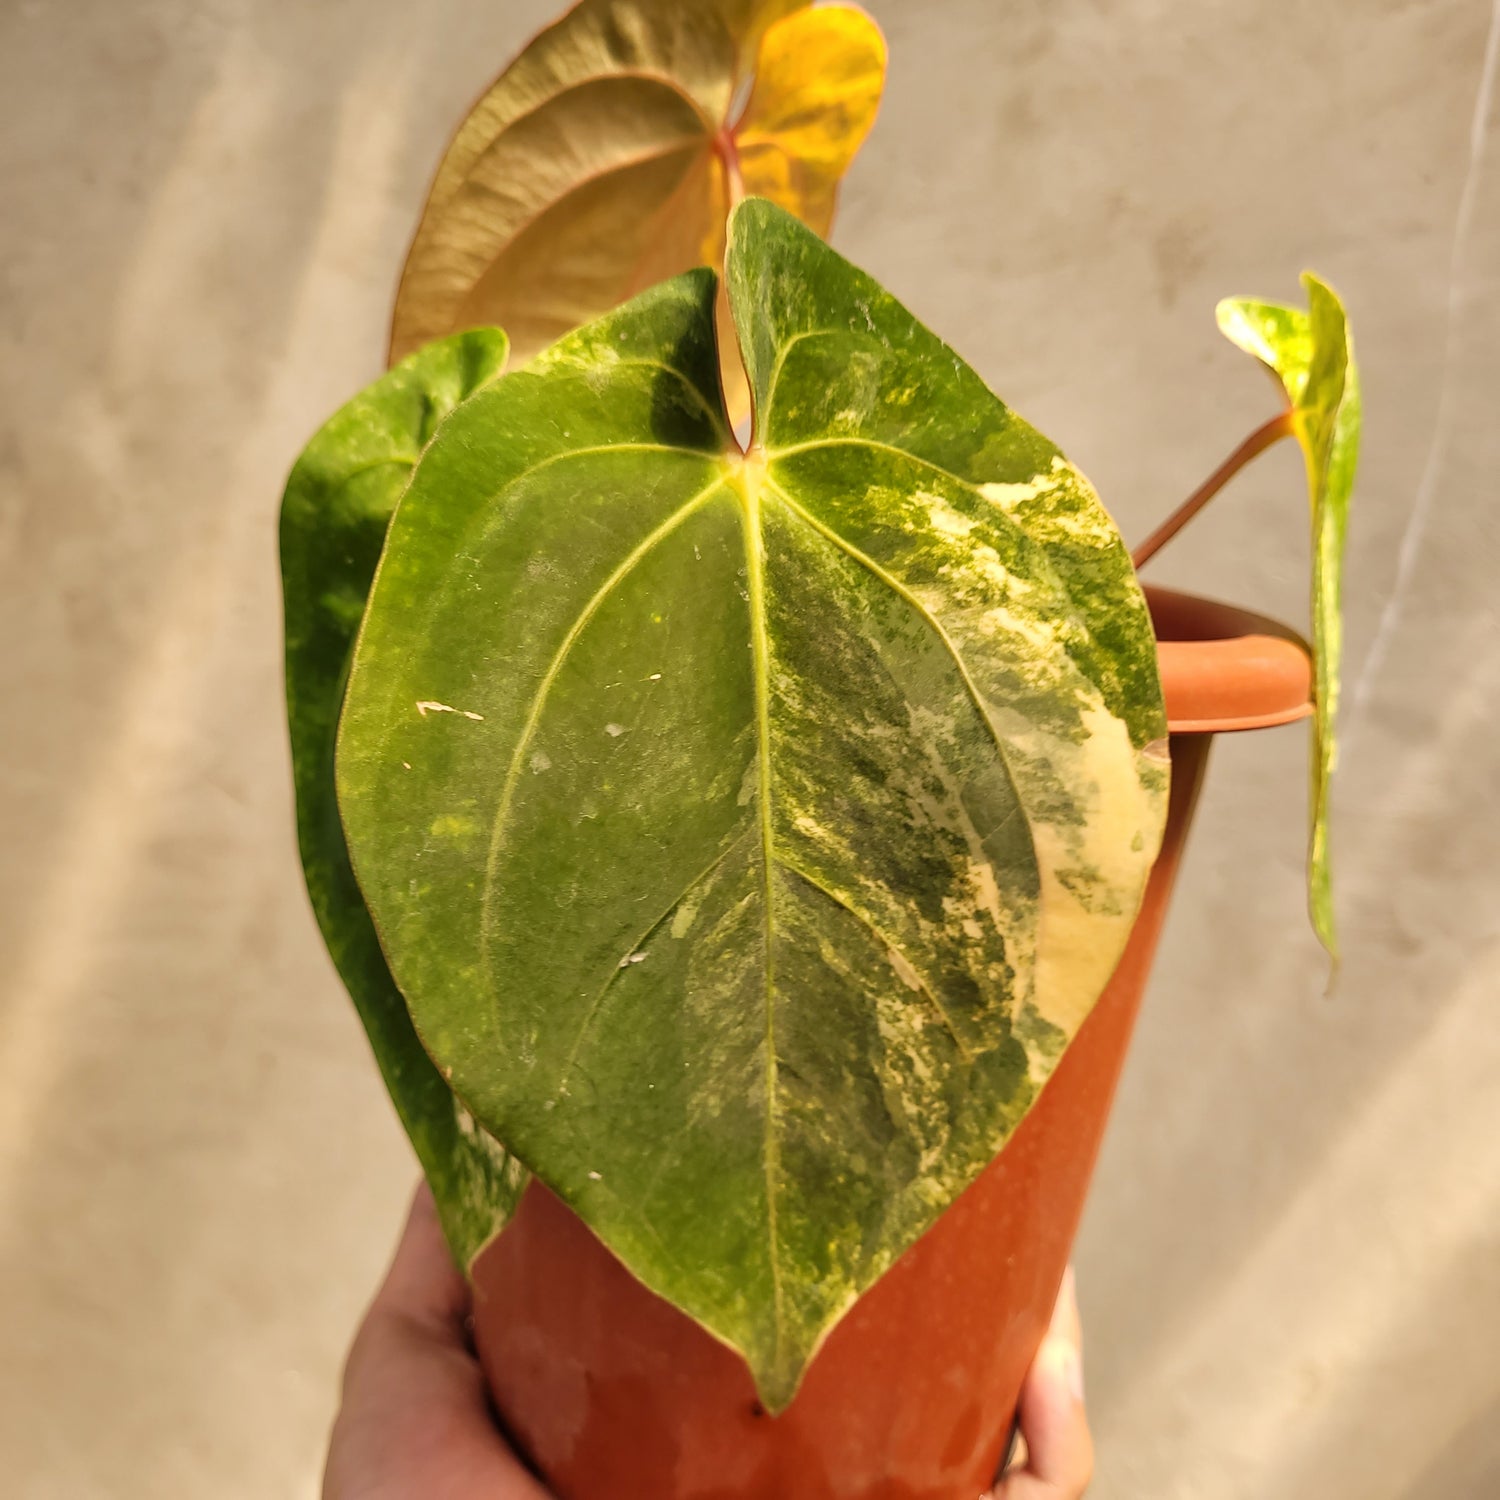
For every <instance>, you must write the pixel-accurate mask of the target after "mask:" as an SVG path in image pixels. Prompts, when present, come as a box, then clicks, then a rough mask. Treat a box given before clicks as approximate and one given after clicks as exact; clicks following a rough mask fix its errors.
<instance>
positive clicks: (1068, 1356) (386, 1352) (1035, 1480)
mask: <svg viewBox="0 0 1500 1500" xmlns="http://www.w3.org/2000/svg"><path fill="white" fill-rule="evenodd" d="M468 1311H469V1289H468V1284H467V1283H466V1282H465V1281H464V1278H463V1276H462V1275H461V1274H460V1273H459V1271H458V1269H457V1267H456V1266H455V1265H454V1264H453V1260H452V1257H451V1256H450V1255H449V1253H448V1247H447V1245H446V1244H444V1242H443V1235H442V1231H441V1229H439V1227H438V1222H437V1211H436V1209H435V1208H434V1207H433V1203H432V1195H431V1194H430V1193H429V1192H428V1190H427V1189H426V1187H422V1188H419V1189H418V1190H417V1196H416V1198H415V1200H414V1201H413V1203H412V1207H411V1214H410V1216H409V1217H408V1219H407V1222H406V1229H405V1231H404V1233H403V1234H402V1236H401V1242H400V1244H399V1245H398V1246H397V1247H396V1255H395V1259H394V1260H393V1261H392V1262H391V1268H390V1270H389V1271H388V1272H387V1273H386V1278H385V1282H384V1283H383V1285H382V1286H381V1288H380V1290H379V1291H378V1292H377V1293H376V1294H375V1300H374V1301H373V1302H372V1303H371V1304H370V1309H369V1311H368V1312H367V1313H366V1314H365V1319H364V1322H363V1323H362V1324H361V1325H360V1329H359V1332H358V1333H357V1334H356V1335H355V1339H354V1345H353V1347H352V1348H351V1349H350V1351H349V1359H348V1362H347V1364H346V1365H345V1368H344V1391H343V1402H342V1405H341V1406H340V1409H339V1414H338V1419H337V1420H336V1421H335V1423H334V1427H333V1435H332V1438H331V1439H330V1441H329V1446H328V1463H327V1467H326V1469H325V1471H324V1475H323V1500H549V1497H548V1494H547V1491H546V1490H545V1489H544V1488H543V1487H542V1486H541V1485H540V1484H538V1483H537V1481H536V1480H535V1479H533V1478H532V1477H531V1475H530V1474H528V1473H527V1472H526V1470H525V1468H524V1467H523V1466H522V1464H521V1462H520V1460H519V1459H518V1458H517V1457H516V1456H515V1454H514V1453H513V1452H512V1451H511V1449H510V1447H509V1445H508V1444H507V1443H506V1441H505V1439H504V1438H503V1437H502V1436H501V1434H500V1432H499V1430H498V1429H497V1427H496V1426H495V1421H494V1417H493V1415H492V1414H491V1412H490V1406H489V1400H488V1397H487V1396H486V1394H485V1385H484V1374H483V1372H482V1371H481V1369H480V1367H479V1361H478V1360H477V1359H476V1358H475V1357H474V1354H473V1351H472V1350H471V1349H470V1348H469V1343H468V1338H467V1335H466V1331H465V1327H464V1324H465V1320H466V1318H467V1316H468ZM1082 1372H1083V1366H1082V1363H1081V1333H1080V1328H1079V1322H1078V1304H1077V1301H1076V1299H1075V1295H1074V1289H1073V1273H1072V1271H1071V1270H1070V1271H1069V1272H1068V1274H1067V1276H1066V1277H1065V1278H1064V1280H1063V1285H1062V1290H1061V1292H1059V1294H1058V1298H1057V1306H1056V1308H1055V1309H1054V1310H1053V1314H1052V1323H1051V1326H1050V1327H1049V1328H1048V1330H1047V1335H1046V1337H1045V1338H1044V1339H1043V1340H1042V1346H1041V1348H1040V1349H1038V1351H1037V1355H1036V1359H1035V1360H1034V1362H1033V1363H1032V1367H1031V1370H1030V1372H1029V1373H1028V1374H1027V1377H1026V1383H1025V1384H1024V1385H1023V1386H1022V1388H1021V1400H1020V1408H1019V1416H1020V1427H1021V1437H1022V1440H1023V1443H1024V1445H1025V1450H1026V1451H1025V1454H1024V1456H1023V1457H1021V1458H1020V1459H1019V1461H1018V1462H1017V1463H1016V1464H1014V1465H1012V1467H1011V1468H1010V1469H1008V1470H1007V1471H1006V1474H1005V1476H1004V1477H1003V1478H1002V1479H1001V1480H1000V1482H999V1483H998V1484H997V1485H996V1487H995V1489H994V1491H993V1492H992V1493H993V1500H1079V1497H1080V1496H1082V1494H1083V1492H1084V1489H1085V1488H1086V1487H1087V1485H1088V1482H1089V1477H1090V1474H1091V1472H1092V1469H1093V1443H1092V1441H1091V1439H1090V1437H1089V1429H1088V1422H1087V1420H1086V1418H1085V1416H1084V1409H1083V1373H1082Z"/></svg>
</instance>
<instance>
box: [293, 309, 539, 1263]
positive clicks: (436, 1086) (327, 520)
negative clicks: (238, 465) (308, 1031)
mask: <svg viewBox="0 0 1500 1500" xmlns="http://www.w3.org/2000/svg"><path fill="white" fill-rule="evenodd" d="M505 353H506V343H505V335H504V334H502V333H500V332H499V331H498V330H496V329H485V330H481V331H476V332H472V333H465V334H460V335H458V336H457V337H455V338H450V339H446V340H444V341H443V342H441V343H437V344H433V345H431V346H429V347H428V348H426V349H424V350H422V351H421V352H420V353H419V354H415V355H413V356H412V357H411V358H410V359H408V360H406V361H404V362H403V363H402V364H400V365H398V366H397V367H396V368H395V369H394V370H392V371H390V373H389V374H387V375H385V376H383V377H382V378H381V379H379V380H377V381H376V382H375V383H374V384H373V385H372V386H370V387H368V388H367V389H366V390H364V391H363V392H362V393H361V394H360V395H358V396H356V397H355V399H354V400H353V401H351V402H349V404H348V405H347V406H345V407H343V408H342V410H340V411H339V412H337V413H336V414H335V415H334V416H333V417H332V418H330V419H329V421H328V422H327V423H326V424H325V425H324V426H323V428H322V429H321V431H319V432H318V434H317V436H316V437H314V438H313V440H312V441H311V442H310V443H309V444H308V445H307V448H306V449H305V450H304V452H303V454H302V456H301V458H299V459H298V460H297V464H296V466H295V468H293V470H292V473H291V477H290V478H289V480H288V481H287V487H286V495H285V498H284V499H283V501H282V506H281V571H282V581H283V588H284V593H285V610H286V693H287V718H288V723H289V725H290V729H291V739H292V772H293V778H294V781H295V785H296V793H297V839H298V844H299V846H300V848H301V852H302V864H303V869H304V871H305V873H306V876H307V891H308V895H309V896H310V897H311V898H312V906H313V911H314V913H315V914H316V916H317V919H318V926H319V927H320V928H321V929H322V932H323V938H324V941H325V942H326V943H327V944H328V951H329V953H330V954H331V955H332V957H333V961H334V964H335V966H336V967H337V968H338V971H339V974H340V976H341V977H342V979H343V981H344V983H345V985H346V986H347V987H348V990H349V993H350V995H351V996H352V997H353V999H354V1003H355V1006H356V1007H357V1009H358V1011H359V1015H360V1019H361V1020H362V1021H363V1022H364V1026H365V1031H366V1032H367V1033H368V1035H369V1038H370V1045H371V1047H372V1048H373V1049H374V1052H375V1059H376V1061H377V1063H378V1064H379V1066H380V1071H381V1073H382V1075H383V1076H384V1078H385V1082H386V1087H387V1088H388V1089H389V1090H390V1094H391V1098H392V1099H393V1100H394V1101H395V1105H396V1109H397V1112H398V1113H399V1115H400V1116H401V1121H402V1124H403V1125H405V1127H406V1131H407V1134H408V1135H409V1136H410V1137H411V1140H412V1144H413V1145H414V1146H415V1147H416V1151H417V1155H418V1157H419V1158H420V1160H421V1162H422V1166H423V1169H424V1170H425V1172H426V1174H427V1178H428V1181H429V1182H430V1183H431V1184H432V1189H433V1196H434V1197H435V1199H436V1201H437V1206H438V1213H439V1216H440V1218H441V1219H442V1223H443V1228H444V1231H445V1232H446V1234H447V1236H448V1241H449V1243H450V1244H451V1245H452V1247H453V1251H454V1254H455V1256H457V1258H458V1259H459V1260H460V1262H461V1263H463V1264H465V1265H467V1264H468V1263H469V1262H470V1261H471V1260H472V1259H473V1257H474V1256H475V1255H476V1254H477V1253H478V1251H479V1250H480V1248H481V1247H482V1246H483V1245H484V1243H485V1242H486V1241H487V1240H488V1239H490V1238H491V1237H492V1236H493V1235H494V1234H495V1233H496V1232H497V1231H498V1230H499V1229H500V1228H501V1226H502V1225H503V1224H504V1223H505V1221H506V1219H507V1217H508V1216H509V1213H510V1211H511V1209H512V1208H513V1206H514V1203H515V1200H516V1197H517V1195H518V1193H519V1191H520V1186H521V1182H522V1181H523V1179H524V1175H525V1174H524V1172H523V1170H522V1169H521V1167H520V1165H519V1163H517V1162H516V1161H514V1160H513V1159H512V1158H509V1157H507V1156H506V1154H505V1153H504V1152H503V1151H502V1150H501V1149H500V1148H499V1146H498V1145H497V1144H496V1143H495V1142H494V1141H493V1140H492V1139H491V1138H490V1137H489V1136H488V1135H486V1133H485V1132H484V1131H483V1129H481V1128H480V1127H479V1126H477V1125H476V1124H475V1122H474V1120H473V1118H472V1116H470V1115H469V1114H468V1112H467V1111H466V1110H463V1109H462V1107H460V1106H456V1104H455V1100H454V1098H453V1095H452V1093H451V1092H450V1091H449V1089H448V1086H447V1084H446V1083H444V1081H443V1079H442V1077H441V1075H440V1074H439V1073H438V1071H437V1069H436V1067H434V1065H433V1063H432V1061H431V1060H430V1059H429V1058H428V1056H427V1054H426V1053H425V1052H424V1051H423V1050H422V1045H421V1043H420V1042H419V1041H418V1039H417V1034H416V1032H415V1031H414V1030H413V1029H412V1024H411V1018H410V1017H409V1016H408V1014H407V1011H406V1003H405V1001H404V1000H403V999H402V998H401V993H400V991H399V990H398V989H397V988H396V984H395V981H394V980H393V979H392V978H391V975H390V971H389V969H388V968H387V967H386V963H385V959H384V958H383V956H382V955H381V952H380V944H379V941H378V940H377V938H376V936H375V929H374V928H373V927H372V926H371V925H370V917H369V913H368V912H367V911H366V910H365V905H364V902H363V900H362V899H361V897H360V893H359V887H358V886H357V885H356V884H355V882H354V874H353V871H352V870H351V869H350V868H349V854H348V850H347V849H346V847H345V843H344V831H343V828H342V827H341V826H340V823H339V817H338V807H337V803H336V801H335V797H334V784H333V761H334V735H335V730H336V727H337V724H338V716H339V707H340V704H341V703H342V701H343V696H344V681H345V677H346V675H347V672H348V668H349V659H350V656H351V655H352V654H353V650H354V638H355V634H356V632H357V631H358V629H359V623H360V620H361V618H362V616H363V615H364V609H365V599H366V596H367V595H368V593H369V589H370V580H371V578H372V577H373V576H374V573H375V564H376V561H377V559H378V558H379V556H380V549H381V545H382V543H383V542H384V541H385V533H386V527H387V526H388V525H389V523H390V518H391V513H392V511H393V510H394V509H395V506H396V502H397V500H398V499H399V497H400V495H401V493H402V491H403V490H404V489H405V488H406V485H407V482H408V481H409V479H410V478H411V473H412V470H413V468H414V467H415V466H416V463H417V460H418V458H419V457H420V456H421V452H422V449H423V447H424V446H425V445H426V444H427V443H428V441H429V440H430V439H431V437H432V435H433V434H434V433H435V432H436V431H437V430H438V427H439V426H440V424H441V423H442V421H443V419H444V418H445V417H446V416H447V415H448V413H449V412H451V411H452V410H453V409H454V408H455V407H457V406H458V405H460V404H461V403H462V402H463V401H465V400H466V399H468V397H470V396H472V395H473V393H474V392H475V391H477V390H479V389H481V388H482V387H484V386H486V385H488V384H489V383H490V381H492V380H494V379H495V378H496V376H498V375H499V373H500V371H501V369H502V368H503V366H504V364H505Z"/></svg>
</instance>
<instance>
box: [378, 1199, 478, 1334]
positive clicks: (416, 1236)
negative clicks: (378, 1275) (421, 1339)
mask: <svg viewBox="0 0 1500 1500" xmlns="http://www.w3.org/2000/svg"><path fill="white" fill-rule="evenodd" d="M468 1311H469V1286H468V1283H467V1282H466V1281H465V1280H464V1277H463V1273H462V1272H461V1271H460V1270H459V1269H458V1267H457V1265H455V1264H454V1261H453V1255H452V1252H451V1251H450V1250H449V1249H448V1243H447V1241H446V1240H445V1239H444V1238H443V1230H442V1226H441V1225H440V1224H439V1223H438V1215H437V1205H436V1204H435V1203H434V1202H433V1199H432V1190H431V1189H430V1188H429V1187H428V1186H427V1184H426V1183H425V1182H424V1183H422V1184H421V1185H420V1186H419V1187H418V1188H417V1191H416V1194H415V1196H414V1197H413V1198H412V1203H411V1211H410V1212H409V1213H408V1214H407V1216H406V1228H405V1229H404V1230H403V1231H402V1234H401V1239H400V1241H399V1243H398V1244H397V1246H396V1253H395V1256H394V1257H393V1258H392V1260H391V1266H390V1269H389V1270H388V1271H387V1272H386V1275H385V1280H384V1282H382V1283H381V1287H380V1290H379V1291H378V1292H376V1294H375V1300H374V1302H373V1303H372V1304H371V1307H370V1312H371V1314H372V1315H373V1316H385V1315H398V1316H401V1317H404V1318H407V1319H410V1320H411V1321H412V1322H414V1323H416V1324H418V1325H422V1326H426V1327H430V1328H432V1329H434V1330H437V1331H442V1332H448V1331H449V1330H451V1329H452V1328H453V1327H454V1326H455V1325H459V1324H461V1323H462V1321H463V1319H464V1318H465V1317H466V1316H467V1315H468Z"/></svg>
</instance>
